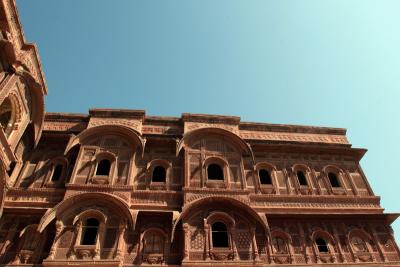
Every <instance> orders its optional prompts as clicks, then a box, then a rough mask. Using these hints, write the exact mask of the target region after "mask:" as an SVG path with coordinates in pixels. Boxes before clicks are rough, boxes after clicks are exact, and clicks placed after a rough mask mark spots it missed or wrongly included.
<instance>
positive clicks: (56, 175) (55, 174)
mask: <svg viewBox="0 0 400 267" xmlns="http://www.w3.org/2000/svg"><path fill="white" fill-rule="evenodd" d="M62 170H63V166H62V165H61V164H57V165H56V167H55V168H54V170H53V175H52V176H51V181H52V182H57V181H59V180H60V178H61V174H62Z"/></svg>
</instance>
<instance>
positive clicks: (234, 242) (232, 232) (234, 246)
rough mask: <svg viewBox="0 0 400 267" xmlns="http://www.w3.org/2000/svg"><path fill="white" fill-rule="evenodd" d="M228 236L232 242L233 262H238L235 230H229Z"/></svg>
mask: <svg viewBox="0 0 400 267" xmlns="http://www.w3.org/2000/svg"><path fill="white" fill-rule="evenodd" d="M230 235H231V242H232V251H233V260H234V261H237V260H239V252H238V249H237V246H236V240H237V238H236V237H237V234H236V229H234V228H233V227H232V228H231V231H230Z"/></svg>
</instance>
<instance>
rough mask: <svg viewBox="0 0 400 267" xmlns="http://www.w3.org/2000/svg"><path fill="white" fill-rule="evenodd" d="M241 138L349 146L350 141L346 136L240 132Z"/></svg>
mask: <svg viewBox="0 0 400 267" xmlns="http://www.w3.org/2000/svg"><path fill="white" fill-rule="evenodd" d="M240 137H242V138H243V139H247V140H266V141H289V142H304V143H328V144H341V145H348V144H349V141H348V140H347V138H346V136H344V135H328V134H309V133H307V134H306V133H280V132H257V131H240Z"/></svg>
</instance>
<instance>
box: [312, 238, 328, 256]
mask: <svg viewBox="0 0 400 267" xmlns="http://www.w3.org/2000/svg"><path fill="white" fill-rule="evenodd" d="M315 243H316V244H317V248H318V251H319V252H322V253H327V252H329V248H328V244H327V243H326V241H325V240H324V239H322V238H317V239H316V240H315Z"/></svg>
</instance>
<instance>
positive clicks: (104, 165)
mask: <svg viewBox="0 0 400 267" xmlns="http://www.w3.org/2000/svg"><path fill="white" fill-rule="evenodd" d="M110 168H111V162H110V161H109V160H108V159H103V160H101V161H100V162H99V164H98V165H97V170H96V175H106V176H108V175H109V174H110Z"/></svg>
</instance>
